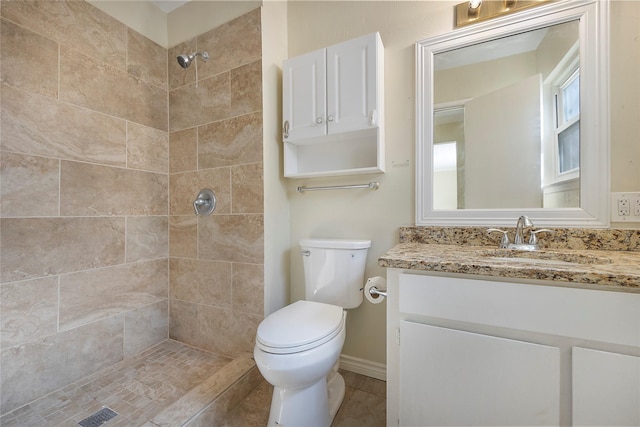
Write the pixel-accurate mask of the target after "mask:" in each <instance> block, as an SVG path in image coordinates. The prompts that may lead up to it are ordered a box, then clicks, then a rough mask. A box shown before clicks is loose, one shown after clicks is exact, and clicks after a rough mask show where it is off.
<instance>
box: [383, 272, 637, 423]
mask: <svg viewBox="0 0 640 427" xmlns="http://www.w3.org/2000/svg"><path fill="white" fill-rule="evenodd" d="M387 271H388V273H387V282H388V288H387V291H388V299H387V303H388V308H387V328H388V329H387V417H388V418H387V425H390V426H394V425H406V426H415V425H420V426H429V425H439V426H443V425H458V426H460V425H582V426H587V425H611V426H614V425H615V426H619V425H636V426H638V425H640V294H633V293H623V292H612V291H601V290H593V289H579V288H568V287H558V286H552V285H553V283H552V282H544V283H542V282H532V283H513V282H506V281H499V280H500V279H498V280H496V279H495V278H488V277H480V276H466V275H465V276H462V275H456V276H455V277H449V276H444V275H436V274H437V273H429V274H427V273H426V272H418V271H414V270H402V269H394V268H390V269H388V270H387Z"/></svg>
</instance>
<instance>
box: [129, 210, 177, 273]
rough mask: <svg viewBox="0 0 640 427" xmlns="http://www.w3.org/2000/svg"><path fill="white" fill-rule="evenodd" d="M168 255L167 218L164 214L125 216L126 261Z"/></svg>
mask: <svg viewBox="0 0 640 427" xmlns="http://www.w3.org/2000/svg"><path fill="white" fill-rule="evenodd" d="M168 256H169V219H168V217H166V216H141V217H137V216H131V217H128V218H127V260H126V261H127V262H137V261H145V260H150V259H158V258H166V257H168Z"/></svg>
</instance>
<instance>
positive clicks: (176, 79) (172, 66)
mask: <svg viewBox="0 0 640 427" xmlns="http://www.w3.org/2000/svg"><path fill="white" fill-rule="evenodd" d="M197 51H198V48H197V44H196V39H191V40H187V41H186V42H183V43H180V44H179V45H177V46H174V47H171V48H169V49H168V58H167V61H168V62H169V63H168V67H167V68H168V70H169V90H173V89H175V88H178V87H180V86H185V85H187V84H189V83H193V82H195V81H196V67H194V66H193V65H191V66H190V67H189V68H186V69H185V68H182V67H181V66H180V64H178V60H177V59H176V58H177V56H178V55H189V54H192V53H193V52H197ZM198 62H200V58H198ZM200 78H201V77H200Z"/></svg>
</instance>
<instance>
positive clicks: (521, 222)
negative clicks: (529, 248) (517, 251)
mask: <svg viewBox="0 0 640 427" xmlns="http://www.w3.org/2000/svg"><path fill="white" fill-rule="evenodd" d="M524 227H533V222H531V220H530V219H529V217H528V216H526V215H522V216H521V217H520V218H518V222H517V223H516V237H515V239H514V240H513V244H514V245H523V244H524V236H523V234H522V233H523V229H524Z"/></svg>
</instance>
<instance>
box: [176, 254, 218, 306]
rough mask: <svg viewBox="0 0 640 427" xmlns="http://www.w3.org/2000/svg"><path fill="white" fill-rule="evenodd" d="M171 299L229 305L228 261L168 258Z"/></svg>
mask: <svg viewBox="0 0 640 427" xmlns="http://www.w3.org/2000/svg"><path fill="white" fill-rule="evenodd" d="M169 290H170V297H171V298H172V299H178V300H182V301H188V302H193V303H199V304H207V305H213V306H217V307H227V308H230V307H231V263H229V262H220V261H208V260H198V259H185V258H172V259H171V260H170V261H169Z"/></svg>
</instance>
